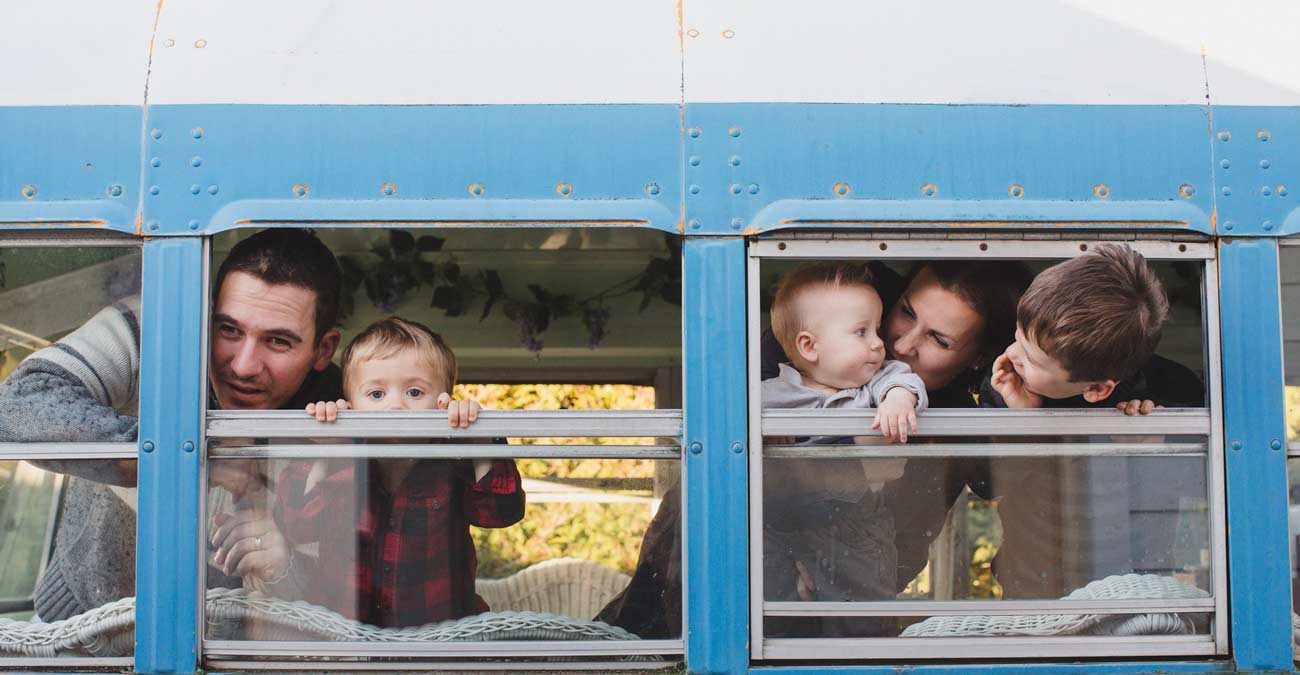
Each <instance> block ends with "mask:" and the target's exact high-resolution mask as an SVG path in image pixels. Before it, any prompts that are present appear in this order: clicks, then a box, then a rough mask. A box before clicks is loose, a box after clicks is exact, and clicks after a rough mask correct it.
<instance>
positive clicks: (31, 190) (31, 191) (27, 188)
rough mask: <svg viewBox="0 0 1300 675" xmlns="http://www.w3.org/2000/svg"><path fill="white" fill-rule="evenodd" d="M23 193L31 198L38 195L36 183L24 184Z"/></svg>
mask: <svg viewBox="0 0 1300 675" xmlns="http://www.w3.org/2000/svg"><path fill="white" fill-rule="evenodd" d="M22 193H23V196H24V197H26V198H28V199H31V198H33V197H35V196H36V186H35V185H24V186H23V189H22Z"/></svg>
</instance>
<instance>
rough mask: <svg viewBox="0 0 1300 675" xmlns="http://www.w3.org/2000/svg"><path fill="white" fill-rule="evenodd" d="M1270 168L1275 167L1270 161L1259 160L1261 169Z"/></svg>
mask: <svg viewBox="0 0 1300 675" xmlns="http://www.w3.org/2000/svg"><path fill="white" fill-rule="evenodd" d="M1270 166H1273V163H1272V162H1270V161H1268V160H1267V159H1261V160H1259V168H1261V169H1267V168H1268V167H1270Z"/></svg>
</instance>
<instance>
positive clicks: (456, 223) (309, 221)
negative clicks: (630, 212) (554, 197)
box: [136, 218, 681, 229]
mask: <svg viewBox="0 0 1300 675" xmlns="http://www.w3.org/2000/svg"><path fill="white" fill-rule="evenodd" d="M234 224H235V225H239V226H243V225H356V226H361V225H373V226H377V227H388V226H392V225H402V226H407V225H434V226H438V227H474V226H481V225H515V226H518V225H545V226H547V227H563V226H565V225H626V226H629V227H636V226H638V225H649V224H650V221H648V220H574V219H571V218H566V219H563V220H539V219H526V218H521V219H512V220H350V219H344V220H322V219H320V218H306V219H300V220H265V219H260V218H255V219H242V220H236V221H235V222H234ZM136 226H137V228H138V227H139V221H137V223H136ZM678 227H679V229H680V227H681V225H680V223H679V224H678Z"/></svg>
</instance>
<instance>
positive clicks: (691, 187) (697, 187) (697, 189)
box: [687, 185, 700, 195]
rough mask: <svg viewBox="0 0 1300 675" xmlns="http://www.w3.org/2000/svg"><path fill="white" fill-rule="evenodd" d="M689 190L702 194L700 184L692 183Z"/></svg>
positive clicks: (692, 192)
mask: <svg viewBox="0 0 1300 675" xmlns="http://www.w3.org/2000/svg"><path fill="white" fill-rule="evenodd" d="M687 190H688V191H689V192H690V193H691V194H693V195H698V194H700V186H698V185H691V186H690V187H689V188H687Z"/></svg>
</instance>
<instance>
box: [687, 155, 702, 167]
mask: <svg viewBox="0 0 1300 675" xmlns="http://www.w3.org/2000/svg"><path fill="white" fill-rule="evenodd" d="M687 161H688V162H690V163H691V166H699V165H700V156H699V155H691V158H690V159H689V160H687Z"/></svg>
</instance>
